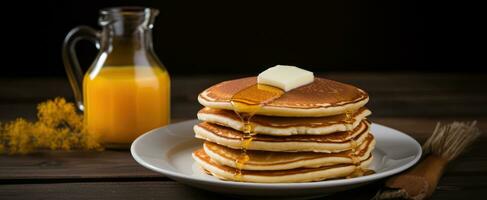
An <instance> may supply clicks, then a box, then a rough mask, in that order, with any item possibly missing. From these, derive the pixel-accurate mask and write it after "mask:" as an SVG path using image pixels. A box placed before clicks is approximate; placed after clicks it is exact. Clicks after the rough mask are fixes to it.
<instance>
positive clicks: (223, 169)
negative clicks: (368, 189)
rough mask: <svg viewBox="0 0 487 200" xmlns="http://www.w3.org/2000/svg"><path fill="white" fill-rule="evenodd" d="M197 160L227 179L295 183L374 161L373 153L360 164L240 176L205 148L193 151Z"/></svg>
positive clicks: (347, 171)
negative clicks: (211, 155)
mask: <svg viewBox="0 0 487 200" xmlns="http://www.w3.org/2000/svg"><path fill="white" fill-rule="evenodd" d="M193 158H194V159H195V160H196V162H197V163H198V164H199V165H200V166H201V167H202V168H203V169H204V170H206V171H207V172H209V173H210V174H212V175H214V176H216V177H218V178H220V179H225V180H233V181H242V182H258V183H295V182H311V181H321V180H326V179H333V178H342V177H346V176H348V175H351V174H353V173H354V172H356V171H357V169H361V168H363V169H366V168H367V167H368V166H369V164H370V163H371V161H372V155H370V156H369V157H368V158H367V159H365V160H364V161H362V162H360V164H359V166H356V165H353V164H338V165H332V166H323V167H317V168H296V169H288V170H271V171H255V170H242V171H241V174H242V175H241V176H240V178H237V177H236V176H235V170H236V169H235V168H232V167H228V166H225V165H221V164H218V163H217V162H215V161H213V160H212V159H211V158H210V156H208V154H206V153H205V150H204V149H199V150H196V151H195V152H194V153H193Z"/></svg>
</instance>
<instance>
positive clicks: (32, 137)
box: [0, 97, 102, 154]
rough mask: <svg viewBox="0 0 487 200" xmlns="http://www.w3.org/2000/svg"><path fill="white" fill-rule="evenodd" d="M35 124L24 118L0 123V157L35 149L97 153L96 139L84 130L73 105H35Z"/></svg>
mask: <svg viewBox="0 0 487 200" xmlns="http://www.w3.org/2000/svg"><path fill="white" fill-rule="evenodd" d="M37 118H38V120H37V121H35V122H28V121H27V120H25V119H23V118H18V119H16V120H14V121H11V122H7V123H5V124H0V154H2V153H9V154H25V153H29V152H31V151H33V150H34V149H52V150H71V149H83V150H100V149H102V146H101V145H100V143H99V140H98V136H97V135H94V134H92V133H89V132H88V131H87V129H86V128H85V127H84V122H83V116H82V115H80V114H78V113H77V112H76V108H75V106H74V104H73V103H69V102H66V100H65V99H64V98H59V97H58V98H55V99H54V100H48V101H46V102H42V103H40V104H39V105H38V106H37Z"/></svg>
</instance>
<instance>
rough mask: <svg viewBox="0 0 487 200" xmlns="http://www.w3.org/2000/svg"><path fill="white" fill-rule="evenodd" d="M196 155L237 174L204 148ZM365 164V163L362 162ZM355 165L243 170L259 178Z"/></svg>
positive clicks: (221, 168) (245, 173)
mask: <svg viewBox="0 0 487 200" xmlns="http://www.w3.org/2000/svg"><path fill="white" fill-rule="evenodd" d="M194 155H195V156H196V157H198V158H199V159H200V160H202V161H203V162H206V163H208V164H210V165H212V166H213V167H217V168H219V169H220V170H224V171H226V172H229V173H235V170H236V169H235V168H232V167H228V166H225V165H221V164H218V163H217V162H215V161H213V160H212V159H211V158H210V156H208V154H206V153H205V150H204V149H203V148H201V149H198V150H196V151H195V152H194ZM371 156H372V154H371V155H369V157H368V158H367V159H365V160H369V159H370V158H371ZM362 162H364V161H362ZM352 165H353V164H337V165H331V166H323V167H317V168H296V169H287V170H263V171H261V170H242V175H258V176H285V175H291V174H302V173H308V172H314V171H321V170H326V169H332V168H337V167H346V166H352Z"/></svg>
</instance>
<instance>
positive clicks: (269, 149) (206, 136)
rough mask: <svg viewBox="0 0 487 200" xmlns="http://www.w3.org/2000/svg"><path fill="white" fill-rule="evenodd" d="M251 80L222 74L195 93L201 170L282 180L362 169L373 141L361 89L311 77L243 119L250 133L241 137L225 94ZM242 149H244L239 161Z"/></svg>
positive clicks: (249, 178)
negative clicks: (222, 79)
mask: <svg viewBox="0 0 487 200" xmlns="http://www.w3.org/2000/svg"><path fill="white" fill-rule="evenodd" d="M256 84H257V81H256V78H255V77H249V78H242V79H237V80H231V81H226V82H222V83H220V84H217V85H214V86H212V87H210V88H208V89H206V90H205V91H203V92H202V93H201V94H200V95H199V96H198V100H199V102H200V103H201V104H202V105H204V106H205V108H203V109H202V110H200V111H199V112H198V119H200V120H201V121H202V122H201V123H199V124H197V125H195V127H194V131H195V134H196V137H197V138H200V139H203V140H205V142H204V145H203V148H201V149H198V150H196V151H195V152H194V153H193V157H194V159H195V160H196V162H197V163H199V164H200V165H201V167H202V168H203V169H205V170H206V172H207V173H209V174H212V175H214V176H216V177H218V178H221V179H225V180H234V181H243V182H261V183H284V182H310V181H320V180H325V179H334V178H343V177H351V176H359V175H361V172H364V169H367V167H368V165H369V164H370V163H371V161H372V154H371V152H372V150H373V148H374V145H375V140H374V137H373V136H372V134H370V133H369V127H370V123H369V122H368V121H367V120H366V117H367V116H368V115H370V114H371V112H370V111H369V110H368V109H367V108H365V107H363V106H364V105H365V104H366V103H367V101H368V95H367V93H366V92H364V91H363V90H361V89H359V88H356V87H354V86H351V85H347V84H343V83H339V82H336V81H332V80H328V79H323V78H315V79H314V81H313V82H312V83H310V84H308V85H305V86H302V87H299V88H296V89H293V90H291V91H288V92H286V93H284V94H283V95H282V96H280V97H279V98H277V99H275V100H273V101H271V102H266V104H263V105H262V106H261V107H260V109H258V110H257V111H256V113H255V115H254V116H253V117H251V118H250V120H249V122H248V123H250V125H251V126H252V129H253V132H254V133H255V135H252V138H251V139H246V135H245V134H244V133H243V132H242V131H243V130H244V128H245V125H246V124H245V122H244V121H243V120H242V119H241V118H240V116H239V115H238V113H236V112H234V110H235V109H234V106H233V105H232V103H231V101H232V97H233V96H234V95H235V94H237V93H238V92H239V91H242V90H244V89H246V88H248V87H251V86H254V85H256ZM255 95H259V94H255ZM250 98H251V97H250ZM242 149H245V150H242ZM242 153H245V154H246V156H247V159H245V160H244V161H243V162H242V161H241V160H240V159H241V158H242Z"/></svg>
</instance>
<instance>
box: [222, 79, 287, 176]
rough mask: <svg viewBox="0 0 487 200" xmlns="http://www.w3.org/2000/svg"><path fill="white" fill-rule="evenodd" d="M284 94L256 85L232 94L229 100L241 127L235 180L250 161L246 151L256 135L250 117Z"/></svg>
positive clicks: (266, 86)
mask: <svg viewBox="0 0 487 200" xmlns="http://www.w3.org/2000/svg"><path fill="white" fill-rule="evenodd" d="M283 94H284V91H283V90H281V89H279V88H276V87H272V86H269V85H261V84H256V85H252V86H250V87H248V88H245V89H243V90H241V91H239V92H237V93H236V94H234V95H233V96H232V98H231V100H230V102H231V103H232V106H233V110H234V111H235V113H236V114H237V115H238V116H239V118H240V120H241V122H242V124H243V127H242V132H243V134H244V135H243V137H242V141H241V142H242V146H241V152H240V156H239V157H238V158H237V159H236V160H235V167H236V171H235V175H234V176H235V179H237V180H241V178H242V168H243V167H244V165H245V163H246V162H247V161H249V160H250V157H249V155H248V154H247V149H248V148H249V146H250V145H251V143H252V140H253V139H254V138H253V136H255V135H256V133H255V131H254V125H253V124H252V122H251V119H252V117H253V116H254V115H255V113H257V112H258V111H259V110H260V109H261V108H262V107H263V106H264V105H266V104H267V103H269V102H272V101H273V100H275V99H277V98H279V97H280V96H282V95H283Z"/></svg>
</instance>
